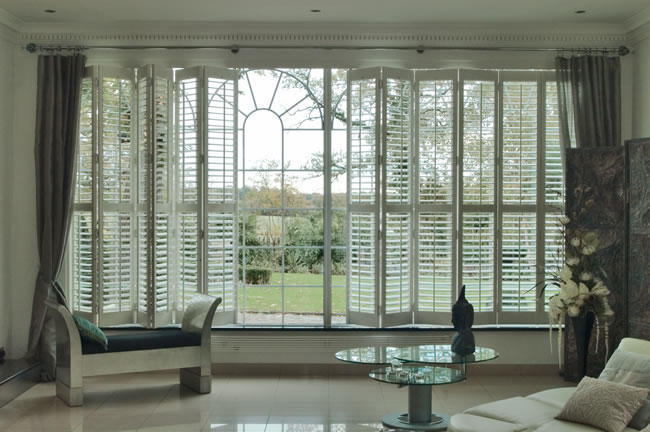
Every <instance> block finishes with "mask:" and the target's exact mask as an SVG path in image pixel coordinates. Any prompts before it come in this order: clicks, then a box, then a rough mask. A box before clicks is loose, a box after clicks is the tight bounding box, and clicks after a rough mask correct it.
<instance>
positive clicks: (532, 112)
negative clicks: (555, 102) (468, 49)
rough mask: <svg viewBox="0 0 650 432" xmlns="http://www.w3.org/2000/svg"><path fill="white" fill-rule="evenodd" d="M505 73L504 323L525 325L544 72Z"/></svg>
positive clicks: (531, 286) (531, 281)
mask: <svg viewBox="0 0 650 432" xmlns="http://www.w3.org/2000/svg"><path fill="white" fill-rule="evenodd" d="M501 76H502V94H501V120H500V125H501V159H502V161H501V163H500V165H501V167H502V168H501V172H502V174H501V179H500V183H501V186H500V188H499V189H500V191H501V193H500V195H501V196H500V198H501V203H502V205H501V208H500V213H501V214H500V218H501V223H500V225H501V229H500V239H499V243H500V245H501V247H500V255H499V256H500V268H499V273H498V276H499V283H500V289H499V293H500V294H499V312H500V313H502V314H501V315H500V316H499V322H500V323H525V322H533V320H534V319H535V312H536V311H537V292H536V290H535V285H536V284H537V258H538V255H537V232H538V228H537V224H538V216H537V210H538V208H537V206H538V196H537V187H538V182H539V179H538V148H539V133H540V131H539V118H538V117H539V112H540V107H539V102H540V101H539V100H538V99H539V95H540V88H539V86H538V77H539V75H538V74H537V73H527V72H520V73H517V72H503V73H502V74H501Z"/></svg>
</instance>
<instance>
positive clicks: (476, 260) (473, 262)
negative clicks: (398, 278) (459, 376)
mask: <svg viewBox="0 0 650 432" xmlns="http://www.w3.org/2000/svg"><path fill="white" fill-rule="evenodd" d="M459 78H460V81H459V87H460V102H459V108H460V110H461V112H460V115H459V119H460V121H461V125H460V127H459V131H460V134H461V136H460V139H459V146H460V168H459V169H460V172H461V175H460V176H459V180H460V188H459V189H460V199H461V203H460V215H459V220H460V241H459V249H460V250H459V253H460V256H461V259H460V264H461V266H462V267H461V270H460V272H459V276H460V281H459V285H463V284H464V285H465V286H466V296H467V300H468V301H469V302H470V303H472V305H473V306H474V317H475V320H474V323H475V324H483V323H492V322H494V319H495V310H496V309H495V304H494V303H495V287H496V271H495V263H496V260H495V255H496V251H497V250H498V244H497V236H496V225H495V220H496V201H495V198H496V186H497V185H496V172H497V166H496V162H497V161H496V155H497V143H498V141H497V128H496V125H497V73H496V72H491V71H464V70H461V71H460V72H459Z"/></svg>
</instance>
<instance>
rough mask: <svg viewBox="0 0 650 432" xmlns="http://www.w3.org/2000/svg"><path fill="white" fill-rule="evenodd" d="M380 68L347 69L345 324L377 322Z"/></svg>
mask: <svg viewBox="0 0 650 432" xmlns="http://www.w3.org/2000/svg"><path fill="white" fill-rule="evenodd" d="M380 74H381V70H380V69H378V68H373V69H367V70H356V71H350V72H349V73H348V89H347V92H348V97H347V102H348V109H347V112H348V113H349V116H348V152H347V153H348V159H347V172H348V177H347V181H348V227H349V229H348V271H347V279H348V305H347V309H348V323H351V324H360V325H368V326H378V325H379V281H378V270H379V268H378V264H379V262H378V260H379V241H378V233H379V227H380V220H379V196H378V189H379V165H378V158H379V150H380V122H381V120H380V107H379V105H378V104H379V94H380Z"/></svg>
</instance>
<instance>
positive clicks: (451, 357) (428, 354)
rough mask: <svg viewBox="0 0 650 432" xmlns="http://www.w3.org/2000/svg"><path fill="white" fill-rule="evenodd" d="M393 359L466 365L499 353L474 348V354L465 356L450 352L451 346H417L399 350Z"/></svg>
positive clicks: (490, 357)
mask: <svg viewBox="0 0 650 432" xmlns="http://www.w3.org/2000/svg"><path fill="white" fill-rule="evenodd" d="M394 357H395V358H396V359H398V360H401V361H403V362H413V363H428V364H456V363H461V364H463V363H464V364H467V363H479V362H484V361H488V360H493V359H495V358H497V357H499V353H498V352H496V351H495V350H493V349H492V348H486V347H476V350H475V351H474V354H469V355H465V356H461V355H458V354H456V353H454V352H452V351H451V345H439V344H436V345H419V346H411V347H406V348H400V350H399V352H398V353H396V354H395V355H394Z"/></svg>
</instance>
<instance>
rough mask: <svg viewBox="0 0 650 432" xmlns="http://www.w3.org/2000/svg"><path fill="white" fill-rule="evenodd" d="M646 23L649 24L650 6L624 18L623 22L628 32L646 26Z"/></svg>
mask: <svg viewBox="0 0 650 432" xmlns="http://www.w3.org/2000/svg"><path fill="white" fill-rule="evenodd" d="M647 24H650V6H648V7H647V8H645V9H644V10H642V11H641V12H639V13H636V14H634V15H633V16H631V17H630V18H628V19H627V20H625V23H624V25H625V29H626V30H627V32H628V33H634V32H635V31H636V30H638V29H639V28H641V27H644V26H646V25H647Z"/></svg>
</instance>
